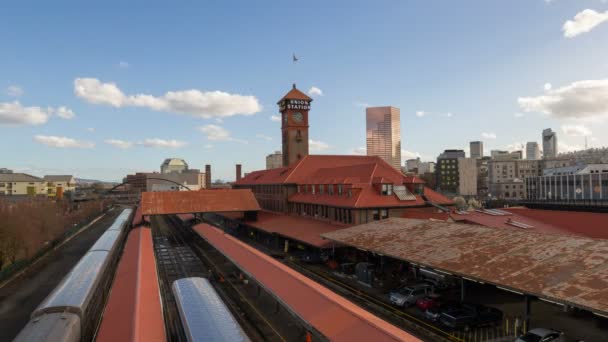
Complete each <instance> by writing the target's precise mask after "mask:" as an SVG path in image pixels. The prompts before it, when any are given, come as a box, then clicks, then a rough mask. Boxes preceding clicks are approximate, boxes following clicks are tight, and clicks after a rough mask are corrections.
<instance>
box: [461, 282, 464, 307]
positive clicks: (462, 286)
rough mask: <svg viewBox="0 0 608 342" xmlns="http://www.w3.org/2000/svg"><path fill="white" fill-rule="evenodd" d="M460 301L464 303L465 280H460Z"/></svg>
mask: <svg viewBox="0 0 608 342" xmlns="http://www.w3.org/2000/svg"><path fill="white" fill-rule="evenodd" d="M460 301H461V302H464V278H460Z"/></svg>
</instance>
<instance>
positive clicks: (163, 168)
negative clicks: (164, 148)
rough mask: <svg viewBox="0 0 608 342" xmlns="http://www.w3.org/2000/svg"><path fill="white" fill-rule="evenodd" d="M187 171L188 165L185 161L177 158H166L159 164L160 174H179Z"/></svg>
mask: <svg viewBox="0 0 608 342" xmlns="http://www.w3.org/2000/svg"><path fill="white" fill-rule="evenodd" d="M184 171H188V164H187V163H186V161H185V160H183V159H179V158H167V159H165V161H163V163H162V164H160V173H162V174H167V173H174V172H176V173H181V172H184Z"/></svg>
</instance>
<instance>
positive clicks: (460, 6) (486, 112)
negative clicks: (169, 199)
mask: <svg viewBox="0 0 608 342" xmlns="http://www.w3.org/2000/svg"><path fill="white" fill-rule="evenodd" d="M589 10H592V12H590V11H589ZM577 14H579V15H578V16H577ZM575 16H577V17H576V18H575ZM567 21H572V22H571V23H569V24H567V25H566V27H565V26H564V25H565V24H566V22H567ZM0 42H2V47H3V48H2V50H1V53H0V133H1V136H2V138H1V139H2V140H1V142H2V153H1V155H2V158H1V159H0V164H1V165H0V167H8V168H13V169H15V170H19V171H24V172H30V173H33V174H37V175H42V174H44V173H71V174H75V175H76V176H78V177H82V178H96V179H102V180H119V179H121V178H122V177H123V176H124V175H125V174H126V173H128V172H133V171H136V170H137V171H152V170H157V169H158V168H159V165H160V163H161V162H162V160H163V159H164V158H166V157H181V158H185V159H186V160H187V161H188V163H189V164H190V165H191V166H192V167H198V168H203V166H204V164H207V163H210V164H212V165H213V167H214V178H217V177H220V178H223V179H226V180H231V179H233V178H234V164H235V163H242V164H243V167H244V170H245V171H246V172H247V171H252V170H256V169H261V168H264V165H265V159H264V158H265V156H266V155H267V154H268V153H271V152H272V151H274V150H279V149H280V124H279V123H278V122H275V121H272V120H271V116H273V115H277V114H278V113H277V106H276V101H277V100H278V99H279V98H280V97H281V96H283V95H284V93H285V92H287V91H288V90H289V89H290V87H291V84H292V83H293V82H296V83H297V85H298V87H299V88H300V89H302V90H303V91H308V90H309V89H310V88H311V87H316V88H318V89H319V90H321V92H322V95H319V94H317V95H314V96H313V97H314V102H313V104H312V110H311V112H310V126H311V127H310V137H311V139H312V140H314V142H315V143H314V147H315V148H314V149H313V151H312V153H328V154H350V153H356V152H360V148H361V147H363V146H365V108H364V107H365V106H366V105H392V106H396V107H399V108H400V109H401V132H402V145H403V149H404V154H405V156H411V155H416V154H418V155H421V156H422V158H423V159H428V160H432V159H435V158H436V156H437V155H438V154H439V153H440V152H441V151H442V150H443V149H446V148H465V149H466V150H467V152H468V142H469V141H471V140H482V141H484V144H485V148H486V153H488V154H489V150H490V149H495V148H496V149H507V148H513V147H514V146H516V145H517V144H520V143H525V142H526V141H540V134H541V130H542V129H543V128H547V127H551V128H553V129H554V130H556V131H557V132H558V136H559V141H560V143H561V144H562V146H561V147H562V150H565V149H573V148H577V147H578V148H580V147H582V146H584V137H583V136H582V135H587V136H588V142H589V145H591V146H596V147H597V146H603V145H608V135H606V134H605V133H603V132H606V131H607V129H608V120H607V119H606V114H608V3H607V2H605V1H602V0H588V1H583V0H552V1H549V2H548V1H546V0H521V1H514V0H511V1H501V2H499V1H360V2H358V1H331V2H328V1H306V2H294V1H289V2H288V1H282V2H278V1H265V2H262V1H260V2H252V1H206V2H203V1H180V2H154V1H141V2H129V3H128V4H125V2H124V1H116V2H113V1H104V2H100V3H96V4H94V5H92V4H86V5H84V3H83V2H81V1H54V2H42V1H39V2H31V1H19V2H10V3H9V2H4V3H2V4H0ZM292 53H295V54H296V55H297V56H298V57H299V58H300V60H299V62H298V63H297V64H295V65H294V64H293V63H292V60H291V56H292ZM142 94H143V95H146V96H138V95H142ZM417 113H418V115H417ZM404 159H405V158H404Z"/></svg>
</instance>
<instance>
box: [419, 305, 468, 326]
mask: <svg viewBox="0 0 608 342" xmlns="http://www.w3.org/2000/svg"><path fill="white" fill-rule="evenodd" d="M460 305H461V304H460V303H455V302H447V303H441V305H439V306H434V307H430V308H428V309H426V310H425V311H424V317H426V318H427V319H428V320H430V321H433V322H436V321H438V320H439V316H441V313H442V312H444V311H449V310H452V309H453V308H458V307H460Z"/></svg>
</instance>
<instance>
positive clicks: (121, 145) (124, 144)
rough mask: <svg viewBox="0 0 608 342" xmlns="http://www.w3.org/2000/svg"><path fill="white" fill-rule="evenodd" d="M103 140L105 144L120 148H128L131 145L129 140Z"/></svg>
mask: <svg viewBox="0 0 608 342" xmlns="http://www.w3.org/2000/svg"><path fill="white" fill-rule="evenodd" d="M104 142H105V143H106V144H110V145H112V146H114V147H118V148H122V149H128V148H131V147H133V142H131V141H125V140H119V139H107V140H104Z"/></svg>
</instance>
